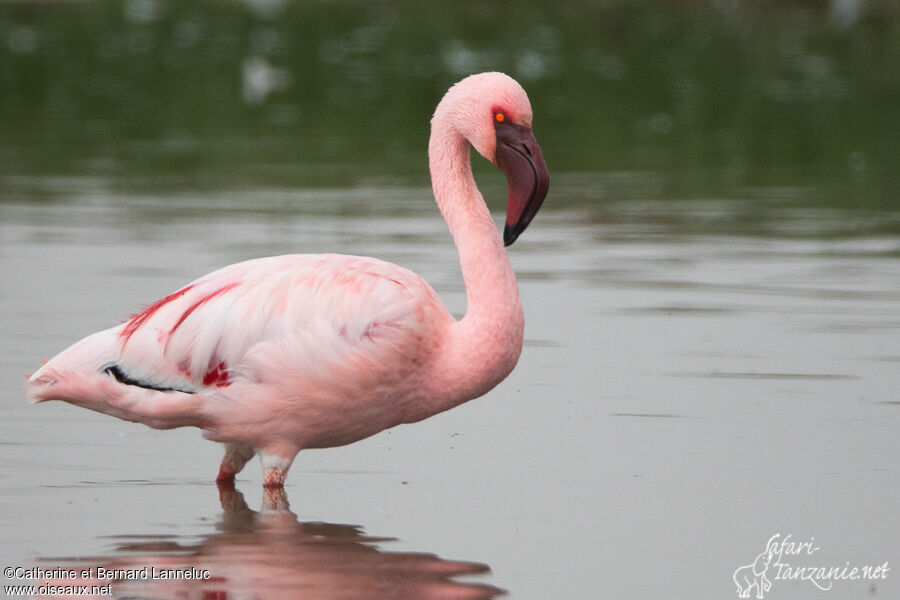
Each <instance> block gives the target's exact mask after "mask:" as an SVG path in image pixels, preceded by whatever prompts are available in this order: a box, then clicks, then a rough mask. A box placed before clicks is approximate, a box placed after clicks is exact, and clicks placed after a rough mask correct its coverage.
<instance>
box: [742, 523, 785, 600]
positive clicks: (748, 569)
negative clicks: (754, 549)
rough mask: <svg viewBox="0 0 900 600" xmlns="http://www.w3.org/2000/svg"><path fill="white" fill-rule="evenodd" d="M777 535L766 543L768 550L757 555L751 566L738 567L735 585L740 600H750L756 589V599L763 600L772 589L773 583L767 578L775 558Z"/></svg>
mask: <svg viewBox="0 0 900 600" xmlns="http://www.w3.org/2000/svg"><path fill="white" fill-rule="evenodd" d="M779 535H780V534H778V533H776V534H775V535H773V536H772V537H770V538H769V541H768V542H766V549H765V550H764V551H763V552H760V553H759V555H757V557H756V560H754V561H753V562H752V563H750V564H749V565H744V566H742V567H738V568H737V569H735V571H734V583H735V584H736V585H737V594H738V598H749V597H750V592H751V591H752V590H753V588H756V598H757V599H758V600H762V598H763V594H764V593H766V592H768V591H769V590H770V589H772V581H771V580H770V579H769V578H768V577H766V571H768V570H769V564H770V563H771V562H772V557H774V556H775V545H773V544H772V542H773V541H774V540H775V539H776V538H778V537H779Z"/></svg>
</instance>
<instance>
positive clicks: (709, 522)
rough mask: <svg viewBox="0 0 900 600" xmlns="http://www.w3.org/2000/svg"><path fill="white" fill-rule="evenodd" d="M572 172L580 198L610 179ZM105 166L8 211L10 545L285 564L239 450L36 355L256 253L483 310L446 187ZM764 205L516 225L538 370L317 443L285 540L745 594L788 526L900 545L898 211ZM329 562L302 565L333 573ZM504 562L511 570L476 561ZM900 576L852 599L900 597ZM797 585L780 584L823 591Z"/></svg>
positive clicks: (869, 557)
mask: <svg viewBox="0 0 900 600" xmlns="http://www.w3.org/2000/svg"><path fill="white" fill-rule="evenodd" d="M558 179H560V180H559V181H558V182H557V184H558V186H557V187H558V188H559V190H561V191H560V193H569V194H577V193H581V194H583V195H586V194H588V192H587V191H585V190H584V189H583V182H579V181H580V180H576V181H567V180H566V178H565V177H562V178H558ZM83 183H84V182H80V183H79V182H77V181H74V182H71V183H70V184H69V185H70V189H71V193H70V194H67V195H65V194H64V195H61V196H60V198H59V199H58V200H55V201H52V202H32V203H22V202H7V203H5V204H3V205H2V206H0V216H2V218H0V223H2V225H0V234H2V235H0V240H2V247H0V269H2V273H3V276H4V280H5V281H7V282H9V284H7V285H4V286H3V292H2V296H0V315H2V319H3V320H2V323H3V330H4V335H3V336H2V341H0V344H2V353H3V356H4V357H5V359H4V362H3V367H2V381H3V388H2V389H3V391H2V394H3V401H2V404H0V410H2V412H3V415H2V417H3V422H4V423H5V424H6V427H5V428H4V433H3V438H2V439H3V445H2V463H0V480H2V485H0V489H2V490H3V492H2V495H0V514H2V515H3V519H2V521H0V527H2V537H3V539H4V545H3V552H2V559H3V562H4V564H6V563H9V564H14V565H18V564H25V565H28V564H42V565H49V564H55V563H54V561H58V562H59V564H69V563H70V562H72V561H73V560H76V557H77V560H78V561H79V564H87V563H88V562H96V563H97V566H102V565H103V564H136V563H138V562H150V561H157V560H161V561H164V562H163V563H161V564H166V563H165V561H170V562H171V561H173V560H174V561H175V562H178V561H179V560H180V561H181V562H185V560H188V559H185V558H184V556H186V555H188V556H191V557H193V558H190V559H189V560H188V563H190V564H194V563H196V564H199V563H203V562H204V561H206V562H207V563H210V562H212V563H215V557H214V556H213V557H210V554H209V552H208V550H207V549H208V548H209V546H210V545H212V546H213V547H214V548H215V552H216V553H217V554H216V556H218V555H219V554H218V553H228V552H230V551H237V552H244V551H246V553H247V558H248V561H249V564H250V565H251V566H250V567H248V568H250V569H251V570H252V565H253V564H258V563H261V562H266V563H268V561H267V560H265V559H264V558H263V559H260V557H259V556H258V555H256V554H255V553H256V552H257V550H253V548H257V549H259V548H261V547H260V546H258V545H255V544H256V542H255V541H254V540H256V538H255V537H250V538H246V537H244V538H242V537H241V536H237V538H234V540H233V538H232V537H230V535H229V534H228V531H229V527H230V526H229V525H228V522H229V519H230V517H229V512H228V511H227V510H225V511H224V512H223V508H222V504H221V503H220V494H219V491H218V490H217V489H216V488H215V486H214V484H213V483H212V478H213V476H214V475H215V471H216V469H217V465H218V459H219V452H220V450H219V448H218V446H217V445H216V444H212V443H210V442H207V441H205V440H203V439H201V437H200V435H199V433H197V432H196V431H193V430H176V431H166V432H160V431H154V430H150V429H147V428H144V427H142V426H139V425H133V424H128V423H124V422H121V421H118V420H115V419H113V418H110V417H106V416H103V415H98V414H94V413H91V412H88V411H84V410H81V409H78V408H75V407H70V406H65V405H62V404H49V405H42V406H30V405H27V404H26V403H25V402H24V399H23V395H22V383H23V381H24V375H25V374H26V373H28V372H31V371H32V370H33V369H34V368H35V366H36V365H37V364H39V360H40V359H41V358H45V357H49V356H51V355H53V354H54V353H55V352H57V351H58V350H59V349H61V348H63V347H64V346H66V345H67V344H68V343H70V342H72V341H73V340H75V339H77V338H79V337H80V336H82V335H84V334H87V333H89V332H91V331H94V330H96V329H99V328H102V327H106V326H109V325H111V324H114V323H116V322H118V320H120V319H122V318H125V317H126V316H127V315H128V314H129V313H131V312H133V311H134V310H136V309H137V308H138V307H140V306H142V305H143V304H146V303H148V302H150V301H152V300H153V299H155V298H158V297H160V296H162V295H165V294H166V293H168V292H169V291H171V290H172V289H175V288H176V287H178V286H180V285H182V284H183V283H185V282H187V281H189V280H190V279H191V278H193V277H195V276H197V275H199V274H202V273H205V272H207V271H209V270H211V269H213V268H215V267H217V266H220V265H222V264H226V263H229V262H233V261H237V260H241V259H244V258H249V257H252V256H262V255H268V254H274V253H281V252H295V251H296V252H306V251H342V252H354V253H359V254H366V255H374V256H380V257H383V258H386V259H388V260H392V261H395V262H398V263H401V264H404V265H405V266H408V267H410V268H412V269H414V270H415V271H417V272H419V273H421V274H422V275H423V276H425V277H426V278H427V279H428V280H429V281H430V282H431V283H432V284H433V285H434V286H435V288H436V289H437V290H438V291H439V293H440V294H441V295H442V297H443V298H444V300H445V301H446V303H447V304H448V306H450V308H451V310H453V311H454V312H456V313H458V314H459V313H462V312H463V311H464V308H465V307H464V302H465V296H464V290H463V287H462V282H461V278H460V275H459V273H458V266H457V262H456V257H455V253H454V250H453V248H452V245H451V242H450V239H449V235H448V234H447V232H446V231H445V226H444V225H443V223H442V222H441V220H440V219H439V216H438V214H437V211H436V208H435V207H434V205H433V203H432V201H431V200H430V197H429V191H428V190H427V189H423V188H406V189H402V188H393V189H353V190H283V189H256V190H247V191H245V192H240V193H238V192H234V193H215V194H206V195H204V194H199V193H193V194H187V193H185V194H181V195H179V196H178V197H177V198H175V199H173V198H172V197H157V196H150V195H147V196H131V195H129V196H123V195H120V194H116V193H113V192H109V191H104V190H103V189H102V187H100V188H98V187H97V186H95V185H93V184H84V187H83V188H82V187H79V186H80V185H81V184H83ZM488 187H490V185H489V186H488ZM580 189H581V190H582V191H581V192H579V191H578V190H580ZM771 193H772V195H773V196H775V195H777V191H776V190H772V191H771ZM173 200H174V201H173ZM748 202H750V201H747V202H744V203H736V202H731V201H715V200H708V201H678V200H671V201H667V202H665V203H660V202H657V201H649V200H648V201H636V200H629V201H614V200H609V199H606V200H604V199H598V200H596V201H595V202H594V203H593V204H591V205H590V206H589V207H586V208H584V209H577V210H576V209H560V210H553V209H552V208H551V210H548V211H546V212H542V213H541V215H539V218H538V219H536V220H535V222H534V223H533V224H532V227H531V228H530V229H529V230H528V231H527V232H526V234H525V235H524V236H523V238H522V239H521V240H520V241H519V242H517V243H516V244H515V245H514V246H513V247H511V249H510V252H511V256H512V260H513V263H514V266H515V268H516V270H517V272H518V273H519V281H520V287H521V293H522V298H523V302H524V305H525V310H526V320H527V327H526V343H525V349H524V352H523V355H522V358H521V360H520V363H519V365H518V367H517V369H516V371H515V372H514V373H513V374H512V375H511V376H510V378H509V379H508V380H507V381H505V382H504V383H503V384H502V385H501V386H499V387H498V388H496V389H495V390H493V391H492V392H490V393H489V394H488V395H487V396H486V397H484V398H482V399H479V400H477V401H473V402H471V403H468V404H467V405H464V406H461V407H459V408H457V409H454V410H452V411H450V412H448V413H446V414H442V415H439V416H437V417H434V418H432V419H430V420H428V421H425V422H423V423H419V424H416V425H413V426H403V427H398V428H396V429H393V430H390V431H387V432H383V433H382V434H379V435H377V436H375V437H373V438H370V439H368V440H365V441H363V442H360V443H357V444H354V445H352V446H349V447H345V448H338V449H331V450H322V451H307V452H304V453H302V454H301V455H300V456H299V457H298V460H297V462H296V463H295V465H294V468H293V469H292V471H291V475H290V478H289V481H288V485H287V486H286V492H287V498H288V499H289V500H290V507H291V510H292V511H293V514H289V515H288V516H287V517H282V518H283V519H285V521H284V522H287V523H288V525H285V527H288V528H289V529H288V530H287V531H288V533H286V534H285V535H286V536H287V538H285V540H286V541H285V542H284V543H285V544H288V545H289V546H288V548H293V547H294V545H301V546H302V547H303V548H304V549H308V548H309V547H308V546H304V545H303V544H305V542H304V539H305V538H304V536H306V535H307V533H308V531H309V528H311V527H312V528H313V529H314V528H315V526H313V525H308V524H309V523H325V524H333V525H323V526H322V527H323V528H325V529H324V533H323V534H322V535H325V536H326V538H327V537H328V536H329V535H331V534H332V533H334V532H338V533H340V532H350V534H351V538H354V539H352V540H351V541H350V542H349V543H350V544H352V545H351V548H357V547H359V549H360V550H359V551H361V552H363V551H364V552H367V553H372V552H375V553H376V554H372V556H378V557H381V558H378V559H377V560H379V561H381V560H383V561H387V562H388V563H389V566H386V567H385V568H386V569H387V570H388V571H389V572H391V573H393V574H394V575H396V576H397V577H399V580H400V583H398V586H400V587H398V590H399V589H401V588H402V589H405V590H406V591H407V592H409V593H410V594H412V595H411V596H410V597H415V595H416V590H417V589H421V588H418V587H416V586H420V585H439V586H440V589H442V590H447V595H448V596H449V597H456V596H455V594H458V595H459V596H460V597H468V596H467V594H468V595H470V596H473V597H480V596H483V595H488V596H490V595H491V594H493V593H495V590H494V588H500V589H503V590H507V591H508V592H509V593H510V594H511V595H512V596H513V597H517V598H545V597H557V596H559V595H561V594H562V595H565V596H568V597H597V596H602V595H610V596H614V597H629V598H646V597H650V596H651V595H653V596H656V595H660V594H665V595H668V596H670V597H676V598H689V597H697V596H700V597H712V596H714V597H729V596H728V595H729V594H732V593H734V590H733V589H732V587H733V585H734V584H733V583H732V581H731V575H732V573H733V572H734V570H735V569H737V568H738V567H740V566H741V565H744V564H747V563H749V562H751V561H752V560H753V557H754V556H756V555H757V554H758V553H759V552H760V551H761V550H763V548H764V545H765V543H766V540H768V539H769V537H770V536H771V535H772V534H774V533H781V534H783V535H784V534H788V533H790V534H793V536H794V538H795V539H803V540H808V539H809V538H810V537H814V538H815V540H816V541H817V543H818V544H819V545H820V547H821V550H820V551H819V553H818V555H817V556H815V557H814V558H815V559H816V560H819V559H821V562H825V563H828V564H830V563H834V562H837V563H839V564H843V561H852V562H856V563H867V564H868V563H877V564H881V563H882V562H884V561H894V560H896V557H897V551H898V546H897V541H896V540H897V539H900V530H898V522H897V520H896V514H895V513H896V499H897V494H898V490H900V480H898V475H897V470H896V468H895V464H894V463H895V459H896V456H897V454H898V450H900V441H898V437H897V435H896V431H897V425H898V408H900V405H898V398H897V393H896V390H897V389H898V385H900V381H898V379H900V371H898V367H897V365H898V362H900V283H898V282H900V260H898V258H900V242H898V241H897V239H898V238H897V237H896V236H895V235H893V234H886V233H882V231H883V230H884V228H885V227H886V226H887V225H886V223H891V222H896V217H895V216H892V215H891V214H889V213H864V214H847V213H845V212H842V211H828V210H822V209H812V210H809V209H803V208H802V207H797V206H793V207H791V206H788V205H779V204H778V203H777V202H774V201H764V202H766V206H767V210H766V214H767V215H768V218H767V219H764V220H762V221H759V222H757V223H756V225H755V226H754V227H753V230H752V233H750V234H741V233H739V231H740V230H741V229H744V228H745V227H744V225H742V222H743V221H742V219H743V218H744V212H745V211H746V210H747V207H748V206H749V204H748ZM360 207H364V208H360ZM892 219H893V221H892ZM851 224H852V229H853V231H854V232H855V233H854V234H852V235H851V234H848V233H847V230H848V228H849V227H851ZM260 485H261V477H260V471H259V467H258V465H257V464H256V463H255V462H254V463H252V464H251V465H249V466H248V468H247V469H246V471H245V472H244V473H243V474H242V476H241V478H240V479H239V481H238V488H239V490H242V491H243V492H244V494H246V497H247V499H248V502H249V504H250V506H251V507H256V508H255V509H258V508H262V509H264V512H265V511H266V506H267V505H266V501H265V499H264V498H263V496H262V494H261V491H260V489H261V488H260ZM269 508H271V506H269ZM255 509H254V510H255ZM350 525H352V526H353V527H352V528H350V529H347V528H346V526H350ZM298 528H299V529H298ZM334 528H337V529H334ZM254 531H255V533H254ZM304 532H307V533H304ZM248 535H251V536H256V535H259V532H258V531H257V530H251V531H250V533H249V534H248ZM356 538H358V539H356ZM369 538H377V541H376V540H372V539H369ZM383 538H390V541H387V540H385V541H382V539H383ZM142 539H143V540H145V541H144V542H141V541H140V540H142ZM279 539H281V538H279ZM146 540H150V541H149V542H147V541H146ZM232 541H234V544H236V546H235V547H233V548H230V547H229V544H231V543H232ZM156 543H158V544H159V546H158V547H157V546H154V544H156ZM340 543H341V544H343V543H344V542H340ZM148 544H149V545H148ZM154 548H157V549H158V550H159V552H156V550H153V549H154ZM248 548H249V549H248ZM365 548H368V549H369V550H365ZM151 550H152V551H151ZM135 551H137V554H135V553H134V552H135ZM335 551H338V552H342V550H340V549H338V550H335ZM154 552H156V554H154ZM172 552H174V553H175V557H176V558H174V559H173V558H172ZM291 552H294V550H290V551H288V550H287V549H286V550H285V553H286V554H290V553H291ZM385 553H386V555H385ZM395 553H412V554H411V555H410V556H411V557H412V558H411V559H410V560H412V563H411V564H412V567H411V568H410V569H409V570H401V571H397V572H395V571H394V570H393V567H392V566H390V565H393V564H394V563H393V562H392V561H394V560H399V559H394V558H392V555H394V554H395ZM422 553H425V554H428V555H437V556H438V557H440V560H437V559H432V558H425V557H422ZM367 555H368V554H367ZM167 557H168V558H167ZM417 557H419V558H417ZM254 560H255V561H256V562H255V563H254V562H253V561H254ZM298 560H299V559H298ZM340 560H343V559H340ZM810 560H812V559H810ZM446 561H450V562H446ZM314 562H315V561H313V563H314ZM326 562H327V561H326ZM313 563H307V562H304V563H302V564H301V563H300V562H295V563H290V564H287V565H283V567H284V568H286V569H289V570H291V569H292V570H293V571H292V572H293V573H294V574H295V576H296V577H306V576H311V575H310V573H311V572H312V571H314V570H315V564H313ZM152 564H157V563H156V562H153V563H152ZM186 564H187V563H186ZM279 564H280V563H279ZM366 565H368V566H367V567H366V568H369V567H371V564H370V563H366ZM478 565H487V567H488V568H490V571H491V574H490V575H485V574H483V573H482V574H481V575H474V576H473V575H469V576H465V577H462V578H459V577H451V576H452V575H454V574H466V573H474V572H476V571H479V572H480V571H482V570H483V567H480V566H478ZM348 568H349V567H348ZM228 573H231V576H232V578H231V579H229V578H228V574H226V578H225V580H224V583H222V581H218V583H219V584H222V585H224V586H225V588H224V589H226V590H228V589H231V588H228V586H229V585H233V586H236V587H234V588H233V589H231V592H233V593H238V592H239V590H244V589H246V586H247V585H248V584H247V581H248V579H247V577H249V575H248V574H247V573H245V572H242V573H233V572H231V571H229V572H228ZM329 573H331V571H328V572H327V573H324V574H322V576H323V577H327V576H329ZM367 573H370V572H369V571H366V570H365V568H364V569H363V570H362V571H361V572H360V573H358V574H357V575H359V577H356V579H354V577H350V579H348V583H347V585H348V586H350V582H351V581H366V577H367ZM398 573H399V574H398ZM331 574H332V575H333V573H331ZM394 575H392V577H393V576H394ZM261 576H262V575H261ZM423 577H424V579H423ZM251 580H252V577H251ZM423 581H424V582H425V583H423ZM229 582H230V583H229ZM453 582H457V583H453ZM896 582H897V579H896V578H891V577H889V578H888V579H886V580H883V581H877V582H872V583H866V584H863V583H860V582H842V583H839V584H836V585H837V586H838V587H839V590H840V591H838V590H836V591H835V592H833V593H835V594H837V593H840V594H841V597H848V598H849V597H868V594H869V593H870V591H869V590H870V589H872V590H874V591H876V592H877V594H878V595H879V596H882V595H883V597H888V596H890V595H891V593H893V592H891V590H896V589H897V588H896V585H897V583H896ZM470 584H471V585H470ZM776 584H777V585H776V588H775V590H777V592H778V594H780V595H776V592H774V591H773V592H772V597H788V596H787V595H788V594H790V597H792V598H805V597H810V598H812V597H820V596H817V595H816V594H817V593H818V594H821V593H823V592H820V591H818V590H816V589H814V588H812V587H811V586H810V585H799V584H796V583H794V584H792V583H788V582H776ZM404 586H406V587H404ZM473 586H474V587H473ZM141 589H144V588H141ZM179 589H182V588H178V587H177V586H176V587H175V588H168V587H165V586H164V587H162V588H160V590H155V591H154V592H153V593H162V594H163V595H164V596H165V595H166V593H173V594H174V593H175V592H174V591H173V590H179ZM217 589H218V588H217ZM348 589H352V586H351V588H348ZM166 590H168V592H166ZM145 591H146V590H145ZM146 593H150V592H146ZM260 593H261V594H262V596H261V597H271V596H266V595H265V593H264V592H260ZM271 593H274V592H271ZM397 594H398V596H400V595H401V593H400V592H397ZM323 596H325V597H327V594H323ZM339 597H340V596H339Z"/></svg>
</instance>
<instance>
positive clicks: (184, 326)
mask: <svg viewBox="0 0 900 600" xmlns="http://www.w3.org/2000/svg"><path fill="white" fill-rule="evenodd" d="M434 308H438V309H439V310H443V311H444V312H446V310H445V309H443V305H442V304H441V303H440V301H439V300H438V298H437V295H436V294H435V292H434V291H433V290H432V289H431V287H430V286H428V284H427V283H425V282H424V281H423V280H422V279H421V278H419V277H418V276H417V275H415V274H414V273H412V272H411V271H408V270H407V269H403V268H401V267H398V266H396V265H393V264H390V263H386V262H383V261H380V260H377V259H371V258H363V257H353V256H342V255H286V256H276V257H269V258H262V259H255V260H250V261H246V262H243V263H238V264H234V265H230V266H228V267H225V268H222V269H220V270H218V271H214V272H213V273H210V274H208V275H206V276H204V277H202V278H200V279H198V280H196V281H194V282H192V283H190V284H188V285H186V286H184V287H183V288H181V289H179V290H177V291H175V292H173V293H172V294H169V295H168V296H166V297H164V298H162V299H160V300H158V301H156V302H154V303H153V304H151V305H149V306H147V307H146V308H144V309H143V310H142V311H140V312H138V313H136V314H134V315H133V316H132V317H131V318H130V319H129V320H127V321H126V322H125V323H123V324H121V325H119V326H118V327H115V328H112V329H109V330H106V331H104V332H100V333H98V334H94V335H93V336H90V337H88V338H85V339H84V340H82V342H79V343H78V344H76V345H75V346H73V347H72V348H70V349H69V350H67V351H65V352H63V353H62V354H60V356H59V357H57V358H54V359H53V360H52V361H50V363H48V366H52V367H56V368H60V367H62V368H66V369H70V370H85V369H93V370H98V371H101V372H104V373H106V374H108V375H111V376H112V377H114V378H115V379H116V380H118V381H119V383H123V384H129V385H138V386H140V387H144V388H148V389H151V390H160V391H180V392H188V393H193V392H197V391H200V390H203V389H210V388H224V387H228V386H230V385H231V384H232V383H233V382H235V381H242V382H247V381H250V382H257V383H260V382H264V381H266V380H270V379H273V378H278V377H285V376H287V375H290V376H292V377H295V378H296V377H300V378H304V377H306V378H314V377H317V376H321V377H326V373H325V372H324V371H326V370H327V369H328V368H329V366H330V365H335V364H339V363H347V362H351V355H357V356H360V355H362V356H366V355H368V356H370V358H371V359H372V360H367V361H366V362H367V363H371V364H383V365H385V368H396V367H397V365H398V361H400V362H401V363H402V362H404V361H406V362H409V361H413V360H415V357H416V354H417V353H419V350H420V348H419V347H418V346H420V345H421V343H423V341H424V338H425V337H427V336H423V335H422V334H421V332H419V333H418V334H416V335H409V334H410V333H411V332H412V331H413V330H416V329H424V328H425V327H427V322H428V319H426V318H425V312H427V311H429V310H431V309H434ZM446 316H447V317H449V315H446ZM392 355H393V356H392ZM391 358H393V359H394V360H391Z"/></svg>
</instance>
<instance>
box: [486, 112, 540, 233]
mask: <svg viewBox="0 0 900 600" xmlns="http://www.w3.org/2000/svg"><path fill="white" fill-rule="evenodd" d="M494 130H495V132H496V135H497V166H498V167H499V168H500V170H501V171H503V172H504V173H505V174H506V183H507V186H508V188H509V197H508V200H507V203H506V227H505V228H504V230H503V245H504V246H509V245H510V244H512V243H513V242H514V241H516V238H518V237H519V234H521V233H522V232H523V231H525V228H526V227H528V224H529V223H531V219H533V218H534V215H535V214H537V211H538V209H539V208H540V207H541V203H542V202H543V201H544V197H545V196H546V195H547V188H549V187H550V174H549V173H548V172H547V163H545V162H544V156H543V154H542V153H541V147H540V146H538V143H537V140H535V139H534V134H533V133H532V132H531V128H530V127H526V126H524V125H517V124H516V123H512V122H510V121H508V120H507V121H504V122H502V123H494Z"/></svg>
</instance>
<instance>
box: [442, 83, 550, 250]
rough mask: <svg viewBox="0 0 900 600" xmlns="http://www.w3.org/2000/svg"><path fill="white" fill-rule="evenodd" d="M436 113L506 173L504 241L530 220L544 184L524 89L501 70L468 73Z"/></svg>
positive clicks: (510, 240)
mask: <svg viewBox="0 0 900 600" xmlns="http://www.w3.org/2000/svg"><path fill="white" fill-rule="evenodd" d="M439 116H440V117H443V118H446V119H448V120H449V121H450V122H451V123H452V124H453V126H454V127H455V129H456V130H457V131H459V133H460V134H462V136H463V137H464V138H465V139H467V140H468V141H469V143H470V144H472V146H473V147H474V148H475V150H477V151H478V153H479V154H481V156H483V157H484V158H486V159H488V160H489V161H491V162H492V163H494V164H495V165H496V166H497V167H498V168H499V169H500V170H501V171H503V172H504V173H505V174H506V181H507V187H508V197H507V203H506V226H505V228H504V230H503V243H504V245H506V246H509V245H510V244H512V243H513V242H514V241H516V238H518V237H519V235H520V234H521V233H522V232H523V231H525V228H526V227H528V224H529V223H531V220H532V219H533V218H534V215H535V214H537V211H538V209H539V208H540V207H541V204H542V203H543V201H544V197H545V196H546V195H547V189H548V188H549V186H550V175H549V173H548V172H547V163H545V162H544V156H543V153H542V152H541V147H540V146H539V145H538V143H537V140H535V139H534V133H532V131H531V121H532V113H531V103H530V102H529V101H528V95H527V94H526V93H525V90H523V89H522V86H520V85H519V84H518V83H517V82H516V81H515V80H514V79H513V78H512V77H509V76H508V75H504V74H503V73H479V74H477V75H470V76H469V77H466V78H465V79H463V80H462V81H460V82H459V83H457V84H456V85H454V86H453V87H452V88H450V90H449V91H448V92H447V94H446V95H445V96H444V99H443V100H442V101H441V103H440V104H439V105H438V108H437V110H436V111H435V119H437V118H439Z"/></svg>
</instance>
